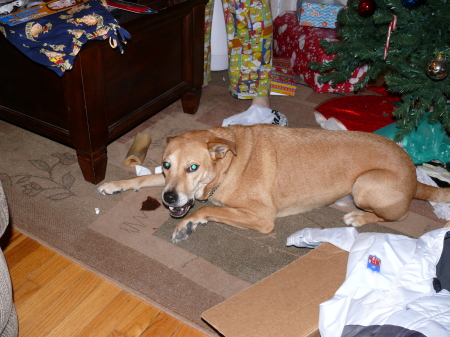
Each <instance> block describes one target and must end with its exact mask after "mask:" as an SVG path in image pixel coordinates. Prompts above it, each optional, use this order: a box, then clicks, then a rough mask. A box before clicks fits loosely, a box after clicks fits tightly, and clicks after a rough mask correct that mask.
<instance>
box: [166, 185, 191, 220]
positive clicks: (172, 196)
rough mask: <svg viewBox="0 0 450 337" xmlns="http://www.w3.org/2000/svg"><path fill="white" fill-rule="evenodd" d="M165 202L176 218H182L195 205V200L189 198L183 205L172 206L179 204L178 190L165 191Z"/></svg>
mask: <svg viewBox="0 0 450 337" xmlns="http://www.w3.org/2000/svg"><path fill="white" fill-rule="evenodd" d="M163 201H164V203H165V204H166V205H167V206H169V213H170V215H171V216H173V217H175V218H181V217H183V216H185V215H186V213H187V212H188V211H189V209H190V208H191V207H192V205H194V200H193V199H189V200H188V202H187V203H185V204H184V205H183V206H171V205H174V204H177V202H178V194H177V193H176V192H170V191H169V192H165V193H164V194H163Z"/></svg>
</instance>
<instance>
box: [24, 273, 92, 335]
mask: <svg viewBox="0 0 450 337" xmlns="http://www.w3.org/2000/svg"><path fill="white" fill-rule="evenodd" d="M85 271H86V270H85V269H84V268H82V267H81V266H79V265H76V264H71V265H69V266H68V267H67V268H66V269H64V270H63V271H62V272H60V273H59V274H58V275H56V277H54V278H53V279H51V280H50V282H48V283H47V284H45V285H44V286H43V287H41V289H39V290H38V291H37V292H36V293H35V294H34V295H33V296H31V297H30V298H29V299H28V300H27V301H26V302H25V303H24V304H22V305H21V306H20V307H17V308H16V309H17V315H18V316H19V326H20V327H21V328H23V327H25V326H27V324H28V323H30V322H31V321H32V320H33V319H34V317H35V316H36V314H37V313H40V312H41V311H43V310H45V309H46V308H47V307H49V306H50V305H51V304H52V303H53V302H54V301H56V299H58V297H59V296H61V295H62V294H63V293H64V292H65V291H66V289H67V288H68V287H70V286H71V285H72V284H74V283H75V282H76V281H77V280H79V279H80V278H81V277H82V276H83V274H84V273H85Z"/></svg>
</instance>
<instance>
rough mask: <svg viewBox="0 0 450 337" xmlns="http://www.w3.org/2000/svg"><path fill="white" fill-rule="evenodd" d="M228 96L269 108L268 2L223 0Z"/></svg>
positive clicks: (270, 41)
mask: <svg viewBox="0 0 450 337" xmlns="http://www.w3.org/2000/svg"><path fill="white" fill-rule="evenodd" d="M222 2H223V6H224V13H225V23H226V26H227V37H228V49H229V58H230V60H229V61H230V62H229V70H228V71H229V78H230V93H231V94H232V95H233V96H234V97H236V98H239V99H252V100H253V102H252V104H258V105H260V106H262V107H265V108H269V107H270V104H269V91H270V71H271V68H272V15H271V12H270V3H269V0H223V1H222Z"/></svg>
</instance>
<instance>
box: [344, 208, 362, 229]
mask: <svg viewBox="0 0 450 337" xmlns="http://www.w3.org/2000/svg"><path fill="white" fill-rule="evenodd" d="M342 219H343V220H344V223H345V224H346V225H347V226H353V227H361V226H363V225H365V221H364V215H363V214H362V213H361V212H358V211H354V212H350V213H348V214H345V215H344V217H343V218H342Z"/></svg>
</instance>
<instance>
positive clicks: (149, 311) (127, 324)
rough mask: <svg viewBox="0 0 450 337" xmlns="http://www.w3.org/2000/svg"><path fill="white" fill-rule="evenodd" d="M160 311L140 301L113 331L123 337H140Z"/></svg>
mask: <svg viewBox="0 0 450 337" xmlns="http://www.w3.org/2000/svg"><path fill="white" fill-rule="evenodd" d="M159 313H160V311H159V310H158V309H156V308H154V307H152V306H150V305H149V304H147V303H145V302H144V301H141V303H139V305H138V306H137V307H136V308H134V310H133V311H132V312H130V314H129V315H128V316H127V317H125V319H124V320H123V321H122V322H121V323H120V324H118V325H117V326H116V329H115V331H117V332H118V333H120V335H122V336H124V337H136V336H140V335H141V334H142V332H143V331H145V329H147V327H148V326H149V325H150V323H151V322H152V321H153V320H154V319H155V318H156V316H158V314H159Z"/></svg>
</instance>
